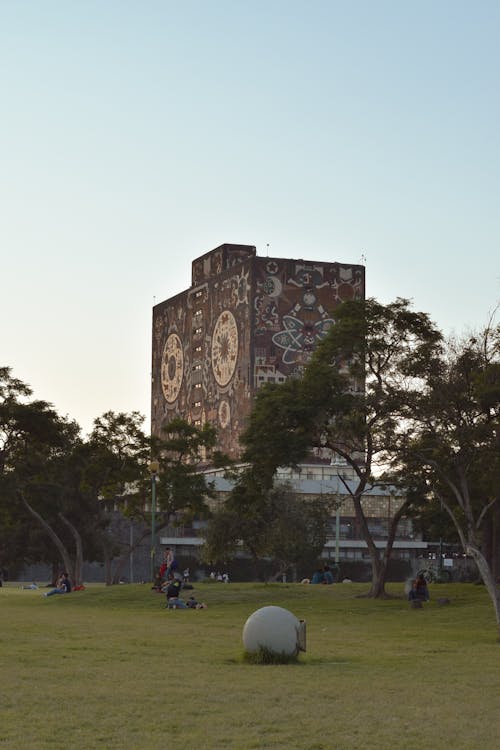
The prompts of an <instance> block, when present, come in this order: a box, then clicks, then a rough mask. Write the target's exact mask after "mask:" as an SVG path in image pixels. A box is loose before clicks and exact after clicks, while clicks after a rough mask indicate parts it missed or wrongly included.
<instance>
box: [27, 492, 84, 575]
mask: <svg viewBox="0 0 500 750" xmlns="http://www.w3.org/2000/svg"><path fill="white" fill-rule="evenodd" d="M20 497H21V500H22V502H23V505H24V507H25V508H26V509H27V510H28V511H29V512H30V513H31V515H32V516H33V517H34V518H36V520H37V521H38V523H39V524H40V526H41V527H42V528H43V529H44V530H45V531H46V533H47V535H48V536H49V537H50V539H52V541H53V542H54V544H55V546H56V547H57V549H58V551H59V554H60V555H61V558H62V561H63V563H64V567H65V569H66V572H67V573H68V575H69V577H70V578H71V580H74V569H73V562H72V560H71V555H70V554H69V552H68V550H67V549H66V547H65V545H64V544H63V542H62V541H61V540H60V539H59V537H58V535H57V534H56V532H55V531H54V529H53V528H52V527H51V526H50V525H49V524H48V523H47V521H46V520H45V519H44V518H43V517H42V516H41V515H40V513H38V512H37V511H36V510H35V509H34V508H32V507H31V505H30V504H29V503H28V501H27V500H26V498H25V497H24V495H23V494H22V493H20Z"/></svg>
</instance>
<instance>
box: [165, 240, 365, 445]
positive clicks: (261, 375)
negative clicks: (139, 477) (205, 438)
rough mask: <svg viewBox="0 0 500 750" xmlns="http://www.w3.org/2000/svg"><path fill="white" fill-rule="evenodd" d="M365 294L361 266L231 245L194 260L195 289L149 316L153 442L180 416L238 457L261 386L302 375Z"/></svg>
mask: <svg viewBox="0 0 500 750" xmlns="http://www.w3.org/2000/svg"><path fill="white" fill-rule="evenodd" d="M364 294H365V274H364V267H363V266H359V265H351V264H347V263H330V262H325V261H312V260H292V259H288V258H287V259H284V258H269V257H259V256H257V253H256V249H255V247H253V246H251V245H232V244H224V245H221V246H220V247H217V248H215V249H214V250H211V251H210V252H208V253H205V254H204V255H202V256H201V257H200V258H197V259H196V260H194V261H193V262H192V276H191V286H190V288H189V289H187V290H185V291H184V292H181V293H180V294H177V295H176V296H175V297H171V298H170V299H167V300H165V301H164V302H161V303H160V304H158V305H156V306H155V307H154V308H153V348H152V403H151V428H152V432H153V434H158V433H159V432H160V430H161V428H162V426H163V425H165V424H166V423H168V422H169V421H171V420H172V419H173V418H174V417H182V418H183V419H186V420H188V421H189V422H192V423H194V424H196V425H202V424H204V423H205V422H210V423H212V424H214V425H215V426H216V427H217V432H218V442H219V447H220V449H221V450H222V451H224V452H226V453H227V454H229V455H230V456H231V457H233V458H238V456H239V451H240V446H239V436H240V433H241V431H242V429H243V428H244V426H245V420H246V418H247V416H248V414H249V412H250V409H251V405H252V399H253V396H254V394H255V392H256V390H257V389H258V388H259V386H260V385H262V384H263V383H266V382H274V383H281V382H284V381H285V380H286V379H287V378H289V377H293V376H294V375H300V373H301V372H302V371H303V369H304V367H305V365H306V364H307V362H308V360H309V359H310V357H311V354H312V352H313V350H314V348H315V347H316V345H317V344H318V342H319V341H320V340H321V339H322V338H323V337H324V336H325V335H326V333H327V331H328V329H329V328H330V326H331V325H332V323H333V321H332V311H333V310H334V308H335V307H336V306H337V305H338V304H339V303H341V302H343V301H344V300H348V299H353V298H363V297H364Z"/></svg>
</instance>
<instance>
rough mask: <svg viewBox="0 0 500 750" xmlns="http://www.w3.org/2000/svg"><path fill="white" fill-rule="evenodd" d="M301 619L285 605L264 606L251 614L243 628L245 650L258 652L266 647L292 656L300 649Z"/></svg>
mask: <svg viewBox="0 0 500 750" xmlns="http://www.w3.org/2000/svg"><path fill="white" fill-rule="evenodd" d="M299 629H300V621H299V620H298V619H297V618H296V617H295V615H292V613H291V612H289V611H288V610H287V609H283V607H262V608H261V609H258V610H257V611H256V612H254V613H253V615H250V617H249V618H248V620H247V621H246V623H245V626H244V628H243V645H244V646H245V650H246V651H247V652H248V653H250V654H253V653H256V652H257V651H258V650H259V648H266V649H268V650H269V651H273V652H274V653H275V654H287V655H290V656H292V655H293V654H296V653H297V651H298V633H299Z"/></svg>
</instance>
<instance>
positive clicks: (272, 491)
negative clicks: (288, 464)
mask: <svg viewBox="0 0 500 750" xmlns="http://www.w3.org/2000/svg"><path fill="white" fill-rule="evenodd" d="M330 512H331V508H330V504H329V502H328V500H326V499H324V498H316V499H314V500H307V501H306V500H304V499H303V498H301V497H300V496H299V495H297V494H296V493H295V492H294V491H293V488H292V487H291V486H289V485H288V484H286V483H279V484H274V485H273V486H272V487H270V488H265V487H263V486H262V484H260V482H259V480H258V477H256V476H255V475H254V474H253V472H252V471H251V470H249V471H247V472H244V473H243V474H242V475H241V476H240V477H239V479H238V481H237V483H236V485H235V487H234V489H233V491H232V492H231V493H230V495H229V498H228V499H227V500H226V502H225V503H224V504H223V505H222V506H221V507H219V508H217V509H216V510H215V511H214V513H213V514H212V516H211V518H210V521H209V523H208V527H207V529H206V533H205V544H204V547H203V552H202V554H203V558H204V560H206V562H212V561H214V560H227V559H228V558H229V557H232V556H234V554H235V552H236V551H237V550H243V551H245V552H246V553H247V554H249V555H250V557H251V559H252V561H253V564H254V568H255V573H256V575H257V577H261V575H262V571H261V565H260V563H261V560H262V559H263V558H266V559H268V560H271V561H272V562H273V564H274V566H275V569H276V570H275V578H276V579H279V578H281V577H282V576H283V575H285V574H286V573H287V572H288V571H290V570H292V571H293V572H295V569H296V567H297V565H299V564H303V565H304V566H309V567H311V566H312V565H313V563H314V562H315V561H316V560H317V558H318V556H319V555H320V553H321V551H322V549H323V547H324V545H325V542H326V537H327V529H328V525H329V519H330Z"/></svg>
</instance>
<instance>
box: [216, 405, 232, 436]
mask: <svg viewBox="0 0 500 750" xmlns="http://www.w3.org/2000/svg"><path fill="white" fill-rule="evenodd" d="M230 421H231V407H230V406H229V403H228V402H227V401H221V402H220V404H219V424H220V426H221V427H222V429H225V428H226V427H229V422H230Z"/></svg>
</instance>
